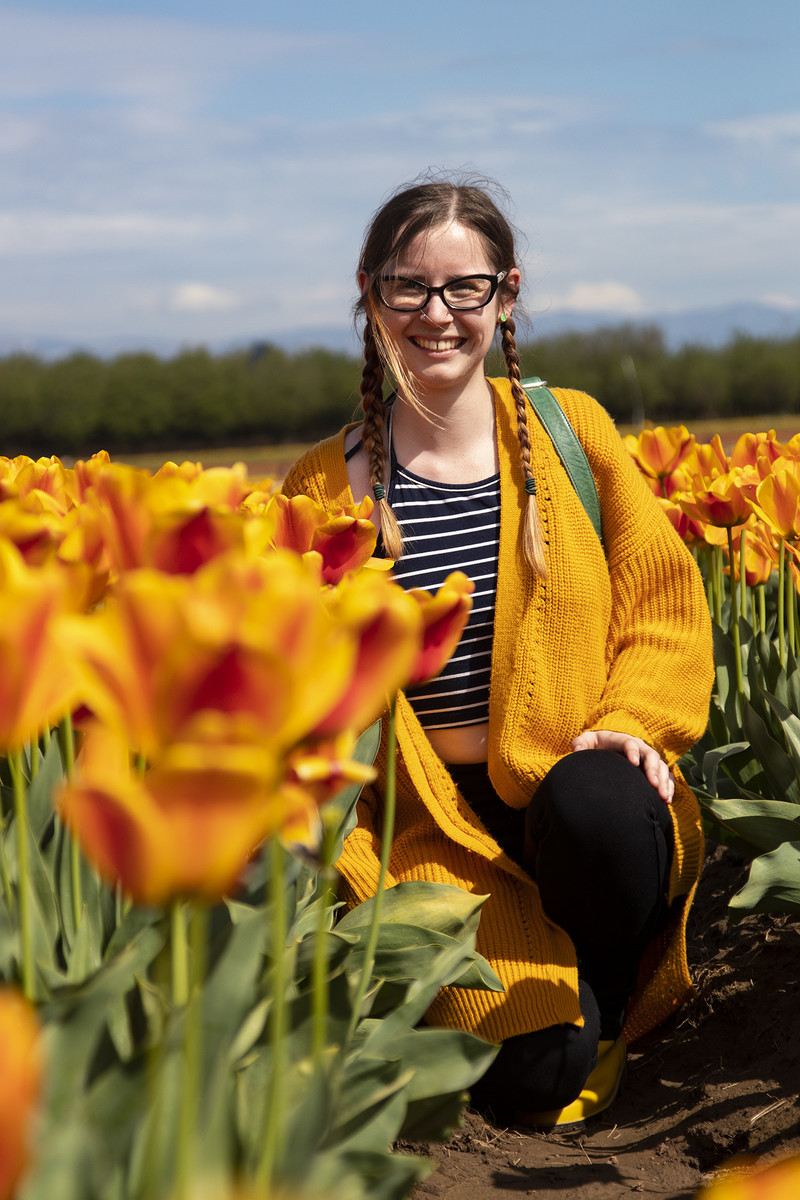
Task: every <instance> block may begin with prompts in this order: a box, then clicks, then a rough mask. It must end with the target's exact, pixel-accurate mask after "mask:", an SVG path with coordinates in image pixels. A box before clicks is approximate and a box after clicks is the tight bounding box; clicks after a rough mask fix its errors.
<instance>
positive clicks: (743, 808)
mask: <svg viewBox="0 0 800 1200" xmlns="http://www.w3.org/2000/svg"><path fill="white" fill-rule="evenodd" d="M703 804H704V805H705V806H706V807H707V808H709V809H710V810H711V811H712V812H713V814H714V816H715V817H716V818H717V820H718V821H719V822H720V823H721V824H723V825H724V826H725V827H726V828H727V829H730V830H732V831H733V832H734V833H735V834H736V835H737V836H738V837H740V838H741V839H742V840H743V841H744V842H746V843H747V845H748V847H750V853H751V854H752V853H753V851H755V853H756V854H764V853H766V852H768V851H770V850H775V849H777V847H778V846H780V845H781V843H782V842H790V841H796V840H797V839H798V838H800V807H798V805H796V804H787V803H785V802H783V801H780V800H764V799H752V800H747V799H737V800H704V801H703Z"/></svg>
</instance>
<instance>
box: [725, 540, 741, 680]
mask: <svg viewBox="0 0 800 1200" xmlns="http://www.w3.org/2000/svg"><path fill="white" fill-rule="evenodd" d="M728 562H729V564H730V572H731V574H730V581H731V623H730V629H729V632H730V633H732V634H733V653H734V662H735V665H736V691H737V693H738V695H739V701H740V702H742V701H743V700H744V678H743V676H742V643H741V638H740V636H739V596H738V592H739V589H738V588H737V586H736V580H735V578H734V573H733V530H732V529H731V527H730V525H729V526H728Z"/></svg>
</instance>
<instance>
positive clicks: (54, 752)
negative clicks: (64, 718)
mask: <svg viewBox="0 0 800 1200" xmlns="http://www.w3.org/2000/svg"><path fill="white" fill-rule="evenodd" d="M33 752H34V754H37V755H39V749H38V747H34V751H33ZM63 780H64V768H63V766H62V763H61V751H60V750H59V746H58V738H56V737H54V738H51V739H50V745H49V746H48V747H47V751H46V753H45V754H44V756H43V757H42V756H41V755H39V767H38V770H37V772H36V775H35V776H34V778H33V779H32V780H31V782H30V784H29V785H28V796H27V807H28V820H29V821H30V824H31V830H32V831H33V836H34V838H35V839H36V842H37V844H39V843H41V841H42V838H43V837H44V835H45V832H46V831H47V829H48V827H49V826H51V825H52V823H53V793H54V792H55V790H56V788H57V787H58V786H59V784H61V783H62V782H63Z"/></svg>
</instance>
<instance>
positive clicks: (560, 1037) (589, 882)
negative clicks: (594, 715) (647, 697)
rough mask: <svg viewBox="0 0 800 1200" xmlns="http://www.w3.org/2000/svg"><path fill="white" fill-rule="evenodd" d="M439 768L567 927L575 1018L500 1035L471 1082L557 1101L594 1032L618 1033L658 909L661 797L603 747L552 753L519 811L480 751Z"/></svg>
mask: <svg viewBox="0 0 800 1200" xmlns="http://www.w3.org/2000/svg"><path fill="white" fill-rule="evenodd" d="M449 770H450V772H451V774H452V776H453V778H454V779H455V781H456V783H457V784H458V786H459V790H460V791H461V793H462V795H463V796H464V798H465V799H466V800H467V801H468V802H469V803H470V805H471V806H472V808H473V809H474V811H475V812H476V813H477V815H478V816H479V817H480V818H481V820H482V821H483V823H484V824H485V825H486V827H487V828H488V829H489V831H490V832H491V833H492V834H493V836H494V837H495V838H496V840H497V841H498V842H499V843H500V845H501V846H502V847H503V849H504V850H505V851H506V853H508V854H509V856H510V857H512V858H513V859H515V861H517V862H518V863H520V865H521V866H523V867H524V868H525V869H526V870H527V871H528V872H529V873H530V874H531V875H532V876H533V878H534V879H535V880H536V882H537V884H538V886H539V892H540V895H541V898H542V905H543V907H544V910H545V912H546V913H547V915H548V916H549V917H550V918H551V919H552V920H553V921H555V922H556V923H557V924H558V925H560V926H561V927H562V928H563V929H564V930H565V931H566V932H567V933H568V934H569V936H570V937H571V939H572V941H573V943H574V945H575V951H576V954H577V958H578V972H579V976H580V979H579V998H580V1005H581V1013H582V1015H583V1018H584V1026H583V1028H582V1029H578V1028H577V1027H576V1026H574V1025H552V1026H550V1027H549V1028H547V1029H543V1030H539V1031H538V1032H536V1033H524V1034H520V1035H519V1036H517V1037H513V1038H509V1039H508V1040H507V1041H506V1042H504V1044H503V1046H502V1048H501V1050H500V1052H499V1054H498V1056H497V1058H496V1059H495V1061H494V1063H493V1064H492V1066H491V1067H490V1068H489V1071H488V1072H487V1073H486V1075H485V1076H484V1078H483V1080H482V1081H481V1084H480V1085H479V1086H478V1087H477V1088H475V1089H473V1093H474V1096H475V1097H476V1099H478V1100H483V1101H485V1102H489V1103H493V1104H495V1105H496V1106H497V1105H501V1104H504V1103H507V1104H510V1105H512V1106H513V1107H523V1108H527V1109H531V1110H542V1109H551V1108H560V1107H563V1105H565V1104H568V1103H569V1102H570V1101H571V1100H574V1099H575V1097H576V1096H577V1095H578V1093H579V1092H580V1090H581V1088H582V1087H583V1084H584V1082H585V1080H586V1078H587V1076H588V1075H589V1074H590V1072H591V1070H592V1068H593V1067H594V1065H595V1062H596V1059H597V1042H598V1039H599V1038H615V1037H617V1036H618V1034H619V1032H620V1030H621V1028H622V1024H623V1021H624V1017H625V1006H626V1004H627V1002H628V1000H629V999H630V997H631V995H632V993H633V991H634V989H635V986H636V978H637V974H638V968H639V961H640V959H641V956H642V953H643V952H644V949H645V947H646V945H647V943H648V941H649V940H650V938H651V937H652V935H653V933H654V932H655V930H656V929H657V927H658V924H659V922H660V921H661V920H662V919H663V917H664V914H665V912H666V890H667V883H668V880H669V868H670V861H671V856H672V848H673V832H672V820H671V818H670V815H669V809H668V806H667V805H666V804H665V803H664V801H663V800H662V799H661V798H660V796H659V795H658V793H657V791H656V789H655V788H653V787H652V786H651V785H650V784H649V783H648V782H647V779H646V778H645V775H644V773H643V772H642V770H641V769H640V768H639V767H635V766H633V765H632V764H631V763H629V762H628V760H627V759H626V758H625V757H624V756H623V755H621V754H616V753H614V752H611V751H608V750H580V751H577V752H575V753H573V754H568V755H567V756H566V757H565V758H562V759H560V760H559V762H557V763H556V765H555V766H554V767H553V768H552V770H551V771H550V772H548V774H547V775H546V776H545V778H544V779H543V780H542V783H541V784H540V785H539V787H538V789H537V790H536V792H535V794H534V796H533V798H532V800H531V802H530V805H529V806H528V808H527V809H524V810H522V811H521V812H520V811H516V810H513V809H510V808H509V807H508V806H507V805H505V804H503V802H502V801H501V800H500V799H499V797H498V796H497V795H496V794H495V792H494V789H493V788H492V785H491V782H490V781H489V777H488V773H487V769H486V764H485V763H481V764H474V765H473V764H469V765H466V766H461V765H458V766H451V767H450V768H449Z"/></svg>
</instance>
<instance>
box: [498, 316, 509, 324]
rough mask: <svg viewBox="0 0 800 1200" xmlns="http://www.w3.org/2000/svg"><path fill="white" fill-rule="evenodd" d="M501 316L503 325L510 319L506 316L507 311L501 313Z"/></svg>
mask: <svg viewBox="0 0 800 1200" xmlns="http://www.w3.org/2000/svg"><path fill="white" fill-rule="evenodd" d="M499 316H500V324H501V325H502V324H503V322H504V321H507V320H508V317H507V316H506V314H505V313H500V314H499Z"/></svg>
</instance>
